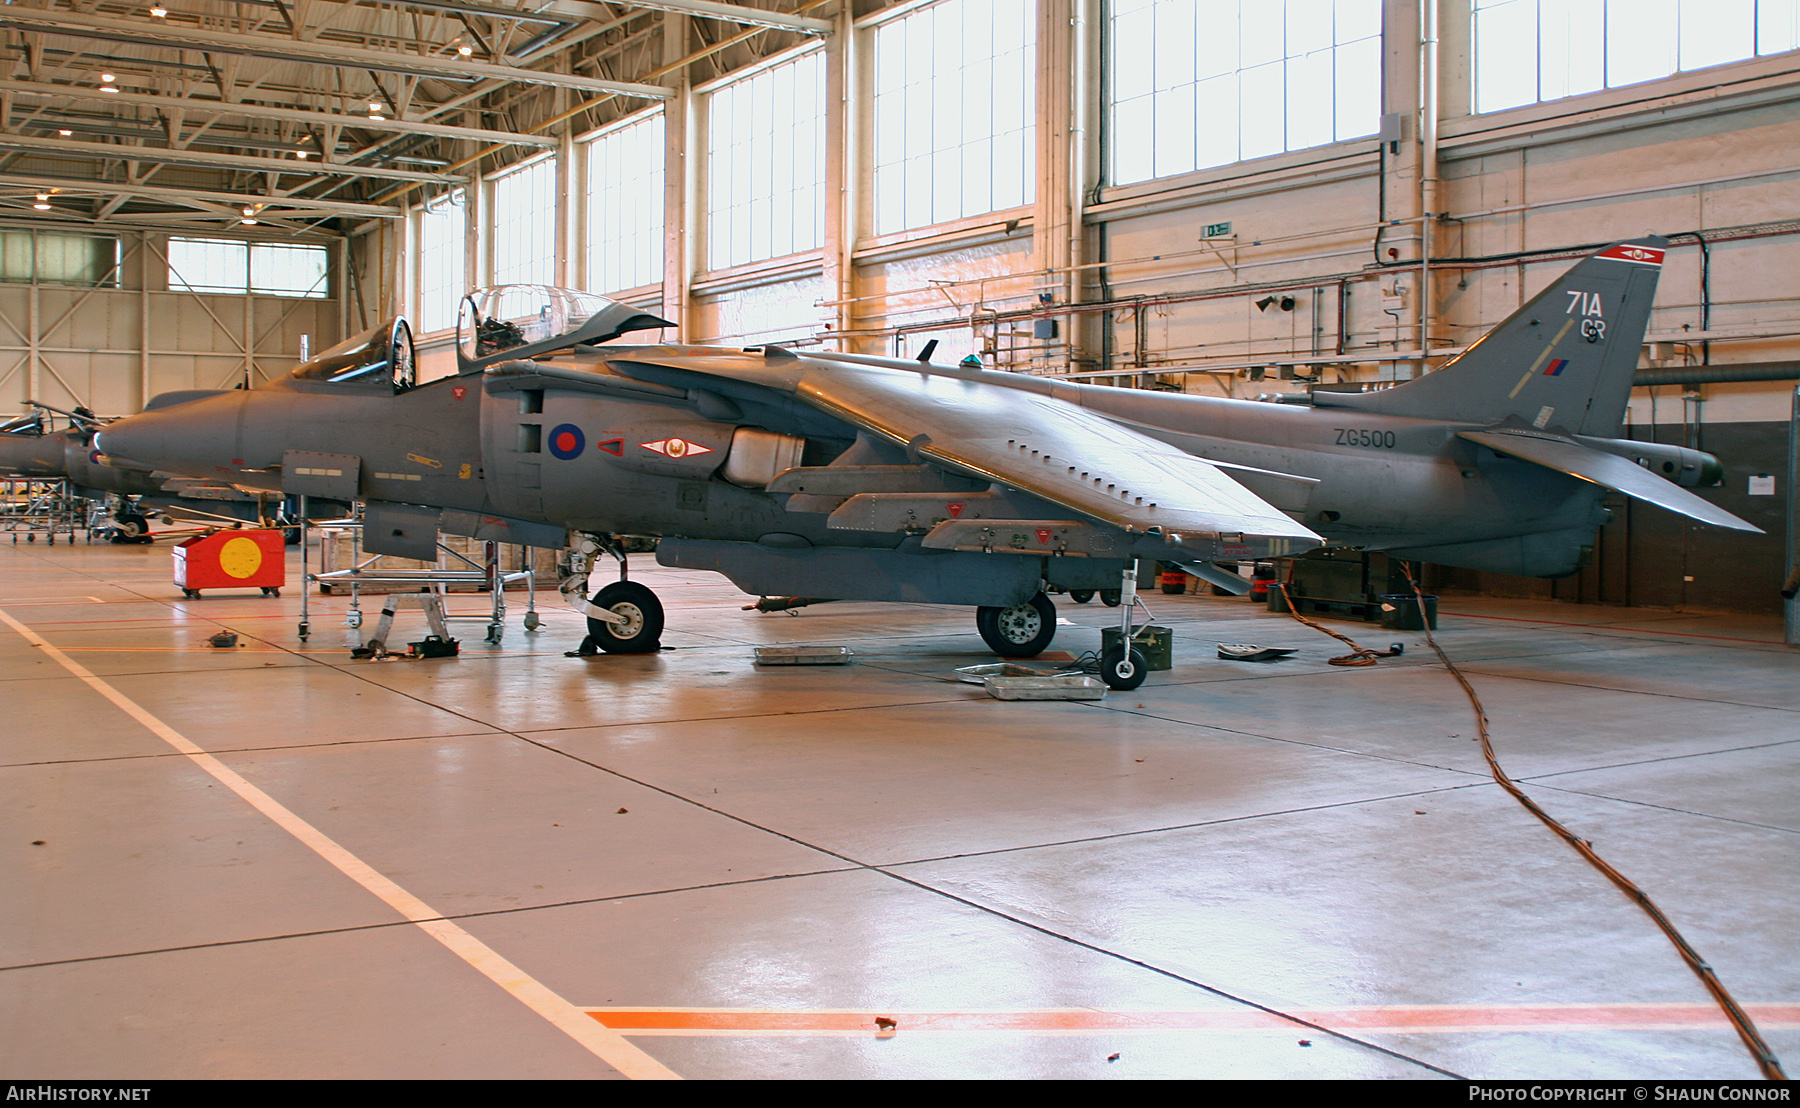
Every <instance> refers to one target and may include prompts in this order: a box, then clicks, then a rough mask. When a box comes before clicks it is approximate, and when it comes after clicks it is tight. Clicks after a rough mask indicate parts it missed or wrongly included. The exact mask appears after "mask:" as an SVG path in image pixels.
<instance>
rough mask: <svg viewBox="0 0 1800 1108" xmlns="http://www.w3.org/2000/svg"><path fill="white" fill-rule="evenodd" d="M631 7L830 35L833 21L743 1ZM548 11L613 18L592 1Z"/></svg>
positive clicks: (667, 0) (650, 0)
mask: <svg viewBox="0 0 1800 1108" xmlns="http://www.w3.org/2000/svg"><path fill="white" fill-rule="evenodd" d="M621 2H622V3H623V4H624V5H625V6H626V7H629V8H648V9H650V10H651V11H657V12H676V13H678V14H680V15H698V16H704V17H706V18H707V19H722V20H724V21H726V22H727V23H741V24H743V25H744V26H746V27H773V28H775V29H776V30H780V31H799V32H801V33H802V34H808V35H828V34H830V33H831V20H829V19H818V18H815V17H813V16H810V15H789V14H788V13H787V12H772V11H767V10H765V9H763V8H752V7H747V6H745V5H743V4H721V3H719V2H718V0H621ZM537 10H538V11H540V12H544V13H546V14H548V13H550V12H559V13H561V14H564V15H568V16H570V17H573V18H577V19H610V18H611V17H612V12H611V11H609V10H607V9H606V7H605V6H604V5H601V4H594V3H589V2H588V0H550V3H548V4H545V5H544V6H543V7H541V8H539V9H537Z"/></svg>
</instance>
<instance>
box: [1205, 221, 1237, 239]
mask: <svg viewBox="0 0 1800 1108" xmlns="http://www.w3.org/2000/svg"><path fill="white" fill-rule="evenodd" d="M1230 234H1231V224H1229V223H1208V224H1207V225H1206V237H1207V238H1209V239H1222V238H1225V237H1227V236H1229V235H1230Z"/></svg>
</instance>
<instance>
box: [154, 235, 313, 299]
mask: <svg viewBox="0 0 1800 1108" xmlns="http://www.w3.org/2000/svg"><path fill="white" fill-rule="evenodd" d="M330 260H331V255H330V252H329V251H328V250H327V248H326V247H323V246H305V245H297V244H288V243H269V242H242V241H239V240H236V239H186V238H171V239H170V240H169V288H171V289H173V290H175V291H177V292H222V293H236V294H238V295H240V296H241V295H243V294H245V293H255V294H257V295H259V296H295V297H304V298H306V299H311V300H322V299H324V298H325V297H326V296H327V295H328V288H327V283H326V274H327V272H328V271H329V268H330Z"/></svg>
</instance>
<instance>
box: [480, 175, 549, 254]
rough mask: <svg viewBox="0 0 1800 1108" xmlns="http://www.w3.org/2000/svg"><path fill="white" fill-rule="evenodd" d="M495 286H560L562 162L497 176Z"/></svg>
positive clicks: (494, 219)
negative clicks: (558, 219) (558, 244)
mask: <svg viewBox="0 0 1800 1108" xmlns="http://www.w3.org/2000/svg"><path fill="white" fill-rule="evenodd" d="M493 197H494V218H493V220H492V221H491V223H490V224H489V226H491V227H492V228H493V232H494V271H493V282H492V283H493V284H496V285H554V284H555V283H556V255H557V249H556V160H555V159H554V158H545V159H544V160H542V161H537V162H532V163H531V164H530V165H527V166H524V167H523V168H520V169H515V170H512V171H511V172H509V173H506V174H503V175H502V176H499V177H495V178H494V192H493Z"/></svg>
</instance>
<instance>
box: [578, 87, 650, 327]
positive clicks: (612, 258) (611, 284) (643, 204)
mask: <svg viewBox="0 0 1800 1108" xmlns="http://www.w3.org/2000/svg"><path fill="white" fill-rule="evenodd" d="M587 167H588V168H587V174H588V177H587V192H588V209H587V240H588V241H587V250H588V255H587V258H588V268H587V281H586V287H588V288H591V289H597V290H601V291H606V292H622V291H624V290H625V289H634V288H637V287H638V286H639V285H649V284H659V283H661V281H662V266H663V241H662V239H663V113H662V112H660V111H657V112H653V113H651V114H650V115H647V116H644V117H641V118H639V119H637V120H635V121H634V122H631V123H627V124H625V125H624V126H622V127H617V128H614V129H613V130H611V131H608V132H606V133H605V134H603V135H601V136H600V137H598V138H596V139H594V141H592V142H590V143H588V161H587Z"/></svg>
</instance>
